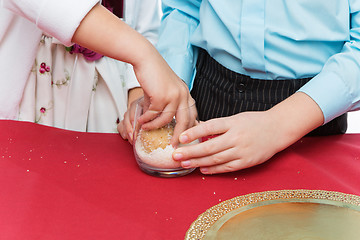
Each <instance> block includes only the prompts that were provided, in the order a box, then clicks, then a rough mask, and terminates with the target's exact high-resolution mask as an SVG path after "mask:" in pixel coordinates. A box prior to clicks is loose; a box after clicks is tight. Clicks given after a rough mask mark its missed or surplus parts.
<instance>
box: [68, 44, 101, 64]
mask: <svg viewBox="0 0 360 240" xmlns="http://www.w3.org/2000/svg"><path fill="white" fill-rule="evenodd" d="M70 53H71V54H73V53H81V54H82V55H84V58H85V59H86V60H88V61H96V60H98V59H100V58H102V57H103V55H101V54H100V53H97V52H94V51H92V50H90V49H87V48H85V47H82V46H80V45H78V44H74V45H73V46H72V48H71V50H70Z"/></svg>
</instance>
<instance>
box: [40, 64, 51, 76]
mask: <svg viewBox="0 0 360 240" xmlns="http://www.w3.org/2000/svg"><path fill="white" fill-rule="evenodd" d="M39 72H40V73H41V74H44V73H45V72H50V67H49V66H46V63H44V62H42V63H41V64H40V69H39Z"/></svg>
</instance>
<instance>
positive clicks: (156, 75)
mask: <svg viewBox="0 0 360 240" xmlns="http://www.w3.org/2000/svg"><path fill="white" fill-rule="evenodd" d="M72 40H73V42H75V43H78V44H80V45H81V46H84V47H86V48H89V49H91V50H93V51H96V52H98V53H101V54H103V55H106V56H109V57H112V58H115V59H117V60H121V61H124V62H128V63H130V64H132V65H133V67H134V71H135V74H136V77H137V79H138V81H139V83H140V85H141V87H142V88H143V90H144V93H145V94H144V97H145V100H146V101H147V103H148V111H146V112H145V114H144V115H143V116H142V117H141V118H140V119H139V121H140V122H143V123H146V124H144V125H143V128H148V129H149V128H156V127H160V126H163V125H164V124H165V123H167V122H169V121H170V120H171V119H172V118H173V116H174V114H175V112H176V110H177V109H178V108H185V107H187V106H188V105H189V104H192V103H193V99H192V98H191V96H190V94H189V89H188V88H187V86H186V84H185V83H184V82H183V81H182V80H181V79H180V78H179V77H178V76H177V75H176V74H175V73H174V72H173V71H172V69H171V68H170V67H169V66H168V65H167V63H166V61H165V60H164V59H163V58H162V57H161V55H160V54H159V53H158V51H157V50H156V48H155V47H154V46H153V45H152V44H151V43H150V42H149V41H148V40H146V39H145V38H144V37H143V36H142V35H141V34H140V33H138V32H136V31H135V30H134V29H132V28H131V27H130V26H128V25H127V24H126V23H124V22H123V21H121V20H120V19H119V18H117V17H116V16H115V15H113V14H112V13H110V12H109V11H108V10H107V9H105V8H104V7H103V6H101V5H99V4H98V5H96V6H95V7H94V8H93V9H92V10H91V11H90V12H89V13H88V14H87V15H86V17H85V18H84V19H83V21H82V22H81V24H80V26H79V27H78V28H77V30H76V32H75V34H74V36H73V39H72ZM163 110H165V111H166V112H167V114H162V115H160V116H159V117H157V113H156V112H159V111H163ZM188 118H189V116H183V115H181V116H177V121H178V124H177V127H176V129H175V132H174V138H173V139H174V142H173V143H175V144H176V141H177V139H178V138H177V137H176V136H178V135H179V134H180V133H181V132H182V131H183V130H185V129H186V127H187V120H188Z"/></svg>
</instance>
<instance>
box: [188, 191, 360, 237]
mask: <svg viewBox="0 0 360 240" xmlns="http://www.w3.org/2000/svg"><path fill="white" fill-rule="evenodd" d="M185 239H186V240H187V239H204V240H212V239H217V240H221V239H226V240H230V239H243V240H274V239H276V240H359V239H360V197H359V196H355V195H351V194H345V193H340V192H331V191H323V190H280V191H266V192H258V193H252V194H248V195H244V196H239V197H235V198H232V199H229V200H227V201H224V202H222V203H220V204H218V205H215V206H213V207H211V208H209V209H208V210H206V211H205V212H204V213H202V214H201V215H200V216H199V217H198V218H197V219H196V220H195V221H194V222H193V223H192V224H191V226H190V228H189V230H188V231H187V233H186V236H185Z"/></svg>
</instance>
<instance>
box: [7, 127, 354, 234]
mask: <svg viewBox="0 0 360 240" xmlns="http://www.w3.org/2000/svg"><path fill="white" fill-rule="evenodd" d="M359 178H360V135H359V134H346V135H340V136H330V137H312V138H304V139H302V140H301V141H299V142H297V143H296V144H294V145H293V146H292V147H290V148H289V149H287V150H285V151H283V152H281V153H279V154H277V155H276V156H275V157H273V159H271V160H270V161H268V162H267V163H265V164H262V165H260V166H257V167H253V168H251V169H247V170H243V171H238V172H235V173H228V174H220V175H213V176H205V175H202V174H201V173H199V172H198V171H195V172H193V173H191V174H190V175H187V176H184V177H180V178H173V179H168V178H167V179H165V178H157V177H153V176H149V175H147V174H145V173H143V172H142V171H140V170H139V168H138V167H137V164H136V162H135V159H134V156H133V152H132V148H131V146H130V145H129V144H128V142H126V141H124V140H122V138H121V137H120V136H119V135H118V134H98V133H78V132H72V131H65V130H60V129H56V128H51V127H45V126H41V125H37V124H32V123H25V122H16V121H6V120H2V121H0V239H1V240H25V239H26V240H33V239H34V240H35V239H36V240H41V239H44V240H45V239H46V240H48V239H51V240H64V239H66V240H73V239H74V240H75V239H76V240H80V239H81V240H82V239H87V240H88V239H89V240H92V239H94V240H95V239H96V240H99V239H107V240H110V239H157V240H158V239H166V240H168V239H171V240H176V239H183V238H184V236H185V234H186V231H187V229H188V228H189V226H190V225H191V223H192V222H193V221H194V220H195V219H196V218H197V217H198V215H199V214H201V213H203V212H204V211H205V210H206V209H208V208H209V207H211V206H213V205H216V204H218V203H220V202H221V201H224V200H227V199H230V198H233V197H236V196H239V195H244V194H248V193H253V192H260V191H267V190H280V189H321V190H331V191H339V192H344V193H349V194H356V195H360V181H359Z"/></svg>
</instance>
